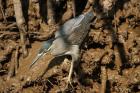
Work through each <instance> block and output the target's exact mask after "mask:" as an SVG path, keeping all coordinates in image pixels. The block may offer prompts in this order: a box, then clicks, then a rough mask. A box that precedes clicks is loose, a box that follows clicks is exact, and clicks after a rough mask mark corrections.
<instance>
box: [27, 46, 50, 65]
mask: <svg viewBox="0 0 140 93" xmlns="http://www.w3.org/2000/svg"><path fill="white" fill-rule="evenodd" d="M50 48H51V47H50ZM50 48H49V49H48V50H43V51H42V52H41V53H39V54H38V55H37V57H36V58H35V59H34V61H33V62H32V64H31V65H30V67H29V68H31V67H32V66H33V65H34V64H35V63H36V62H37V61H38V60H39V59H40V58H41V57H43V56H44V55H45V54H46V53H47V52H48V51H49V50H50Z"/></svg>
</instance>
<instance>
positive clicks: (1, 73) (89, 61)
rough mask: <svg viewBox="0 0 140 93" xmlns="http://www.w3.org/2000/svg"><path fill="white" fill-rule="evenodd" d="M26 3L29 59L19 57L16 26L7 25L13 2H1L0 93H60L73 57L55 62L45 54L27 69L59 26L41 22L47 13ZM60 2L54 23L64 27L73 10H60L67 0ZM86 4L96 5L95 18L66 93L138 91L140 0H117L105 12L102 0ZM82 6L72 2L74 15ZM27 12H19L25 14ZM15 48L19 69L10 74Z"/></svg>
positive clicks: (11, 19)
mask: <svg viewBox="0 0 140 93" xmlns="http://www.w3.org/2000/svg"><path fill="white" fill-rule="evenodd" d="M27 1H28V0H27ZM29 1H30V2H29V7H28V19H27V20H28V22H27V23H28V32H29V41H30V45H29V46H28V51H29V54H28V56H27V57H26V58H23V55H22V52H21V46H20V38H19V37H20V36H19V32H18V28H17V26H16V25H14V26H9V25H10V24H14V23H15V18H14V10H13V3H12V0H2V4H1V5H2V6H3V10H4V14H5V15H4V16H3V15H2V11H1V10H0V84H1V85H0V93H16V92H17V93H46V92H47V93H56V92H58V93H61V92H62V91H63V90H65V89H64V88H65V86H66V85H67V84H66V77H67V76H68V73H69V68H70V62H71V57H69V56H62V57H57V58H54V57H53V56H52V55H51V54H50V53H48V54H46V55H45V56H44V57H42V58H41V59H40V60H39V62H38V63H36V64H35V65H34V66H33V67H32V68H29V66H30V64H31V63H32V61H33V59H34V58H35V57H36V55H37V53H38V51H39V49H40V47H41V46H42V42H43V41H44V40H46V37H45V36H47V35H48V33H49V31H53V30H54V29H56V28H55V27H57V25H48V24H46V23H45V21H44V20H45V17H44V15H42V14H43V13H44V11H45V10H42V11H41V12H42V13H40V10H39V7H40V8H41V6H39V2H38V0H29ZM31 1H32V2H31ZM42 1H45V0H42ZM60 1H61V3H60V6H59V5H58V6H59V7H63V8H64V9H63V8H60V9H58V10H57V9H56V12H57V13H58V15H57V14H56V15H57V16H56V19H57V20H58V21H62V22H61V23H64V22H65V21H66V20H69V19H70V18H71V17H72V11H71V7H68V8H66V7H64V6H65V4H66V1H67V0H60ZM89 1H90V2H92V1H93V3H95V4H94V5H93V6H94V9H95V11H94V12H95V18H94V20H93V21H92V22H91V29H90V32H89V34H88V36H87V37H86V39H85V41H84V42H83V44H82V46H81V51H80V55H81V58H80V59H79V62H78V65H77V66H76V67H75V69H74V73H73V79H72V86H73V88H72V87H71V86H69V88H68V89H67V90H65V92H68V93H69V92H70V93H140V14H139V13H140V0H116V1H115V2H114V4H113V5H112V8H111V9H110V10H109V11H108V13H107V12H106V11H104V9H103V7H102V4H103V3H102V1H103V0H99V1H100V2H98V0H89ZM70 2H71V0H70ZM81 2H82V0H79V1H78V0H77V1H76V8H77V11H76V15H79V14H81V13H82V12H86V11H87V10H88V9H89V6H90V5H89V6H88V4H87V0H84V1H83V2H84V3H81ZM22 3H23V5H25V4H26V3H27V2H26V0H25V2H22ZM40 3H43V2H40ZM42 6H45V5H42ZM0 7H1V6H0ZM26 8H27V6H24V8H23V10H24V11H23V12H25V14H26V13H27V9H26ZM41 9H44V8H41ZM60 11H61V12H60ZM62 15H63V16H62ZM4 17H5V18H6V20H5V18H4ZM26 17H27V16H25V18H26ZM59 19H61V20H59ZM42 21H43V22H42ZM50 37H52V36H50ZM50 37H49V38H50ZM17 46H18V47H19V49H18V48H17ZM16 50H17V51H18V57H17V59H18V64H19V66H18V67H17V68H16V67H15V68H14V72H12V71H13V69H12V67H13V64H15V62H16V57H15V55H16ZM16 65H17V64H16ZM42 75H43V76H42Z"/></svg>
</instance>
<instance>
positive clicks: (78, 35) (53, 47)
mask: <svg viewBox="0 0 140 93" xmlns="http://www.w3.org/2000/svg"><path fill="white" fill-rule="evenodd" d="M93 18H94V15H93V11H92V10H90V11H88V12H86V13H84V14H81V15H79V16H76V17H74V18H72V19H70V20H68V21H67V22H65V23H64V24H63V25H62V26H60V29H59V30H58V31H56V32H55V37H54V38H53V39H50V40H47V41H45V42H44V43H43V46H42V47H41V48H40V50H39V52H38V54H37V57H36V58H35V59H34V60H33V62H32V64H31V65H30V68H31V67H32V66H33V65H34V64H35V63H36V62H37V61H38V59H40V58H41V57H42V56H44V55H45V54H46V53H47V52H50V53H51V54H52V55H53V56H55V57H59V56H64V55H70V56H71V57H72V60H71V66H70V70H69V74H68V78H67V82H68V83H71V78H72V73H73V69H74V64H75V62H76V61H78V59H79V50H80V46H81V44H82V42H83V40H84V39H85V37H86V36H87V34H88V32H89V29H90V22H91V21H92V19H93Z"/></svg>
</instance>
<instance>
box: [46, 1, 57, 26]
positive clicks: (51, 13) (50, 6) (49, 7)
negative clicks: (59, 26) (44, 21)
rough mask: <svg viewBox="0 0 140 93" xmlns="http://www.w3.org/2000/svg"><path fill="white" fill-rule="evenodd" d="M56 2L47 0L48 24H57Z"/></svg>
mask: <svg viewBox="0 0 140 93" xmlns="http://www.w3.org/2000/svg"><path fill="white" fill-rule="evenodd" d="M54 7H55V6H54V2H53V0H47V16H48V24H49V25H52V24H55V19H54V16H55V12H54Z"/></svg>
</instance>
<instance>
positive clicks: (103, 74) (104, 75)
mask: <svg viewBox="0 0 140 93" xmlns="http://www.w3.org/2000/svg"><path fill="white" fill-rule="evenodd" d="M106 80H107V73H106V67H105V66H101V82H102V84H101V91H100V93H105V91H106Z"/></svg>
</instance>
